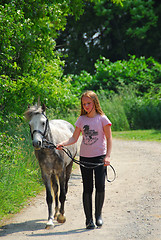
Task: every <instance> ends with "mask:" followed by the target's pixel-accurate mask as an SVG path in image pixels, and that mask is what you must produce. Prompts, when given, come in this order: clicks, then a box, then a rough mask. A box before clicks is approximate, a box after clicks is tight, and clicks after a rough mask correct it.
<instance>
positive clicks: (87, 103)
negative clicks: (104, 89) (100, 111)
mask: <svg viewBox="0 0 161 240" xmlns="http://www.w3.org/2000/svg"><path fill="white" fill-rule="evenodd" d="M82 106H83V108H84V110H85V111H86V112H87V114H88V113H90V112H92V110H93V109H95V105H94V102H93V100H92V99H91V98H89V97H85V96H84V97H83V98H82Z"/></svg>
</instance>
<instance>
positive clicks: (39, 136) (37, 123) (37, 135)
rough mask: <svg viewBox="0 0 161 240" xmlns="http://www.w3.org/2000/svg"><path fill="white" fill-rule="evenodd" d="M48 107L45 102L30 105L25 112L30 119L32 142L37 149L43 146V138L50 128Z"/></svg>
mask: <svg viewBox="0 0 161 240" xmlns="http://www.w3.org/2000/svg"><path fill="white" fill-rule="evenodd" d="M45 110H46V107H45V105H44V104H43V105H42V106H40V105H34V106H31V107H30V106H29V107H28V109H27V111H26V112H25V113H24V116H25V118H26V119H27V120H28V121H29V126H30V132H31V138H32V144H33V146H34V148H35V149H36V150H39V149H40V148H41V147H42V141H43V138H44V137H45V136H46V133H47V128H48V119H47V117H46V115H45Z"/></svg>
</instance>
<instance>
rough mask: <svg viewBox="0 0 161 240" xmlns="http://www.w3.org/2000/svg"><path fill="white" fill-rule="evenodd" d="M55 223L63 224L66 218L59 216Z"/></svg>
mask: <svg viewBox="0 0 161 240" xmlns="http://www.w3.org/2000/svg"><path fill="white" fill-rule="evenodd" d="M57 221H58V223H65V221H66V217H65V216H64V215H62V214H59V215H58V217H57Z"/></svg>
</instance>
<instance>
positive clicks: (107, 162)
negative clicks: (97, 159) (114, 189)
mask: <svg viewBox="0 0 161 240" xmlns="http://www.w3.org/2000/svg"><path fill="white" fill-rule="evenodd" d="M103 130H104V133H105V136H106V140H107V153H106V157H105V159H104V162H105V166H108V165H110V155H111V150H112V133H111V126H110V125H106V126H104V127H103Z"/></svg>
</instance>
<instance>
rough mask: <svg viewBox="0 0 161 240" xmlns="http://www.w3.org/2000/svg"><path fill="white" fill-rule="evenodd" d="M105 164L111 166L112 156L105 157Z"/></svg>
mask: <svg viewBox="0 0 161 240" xmlns="http://www.w3.org/2000/svg"><path fill="white" fill-rule="evenodd" d="M104 166H110V157H105V159H104Z"/></svg>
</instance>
